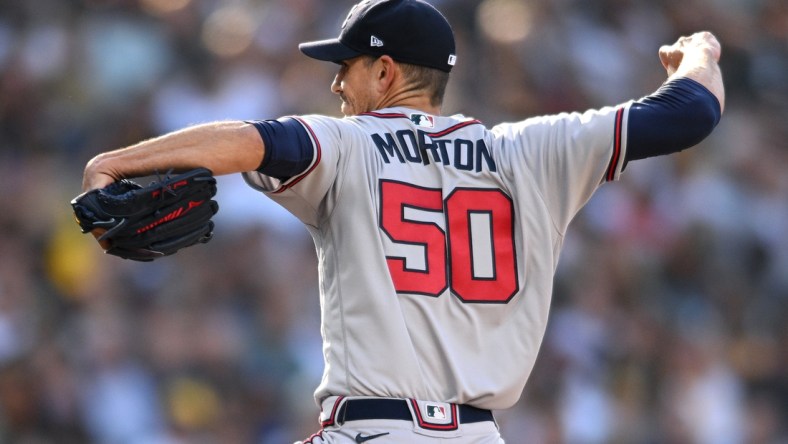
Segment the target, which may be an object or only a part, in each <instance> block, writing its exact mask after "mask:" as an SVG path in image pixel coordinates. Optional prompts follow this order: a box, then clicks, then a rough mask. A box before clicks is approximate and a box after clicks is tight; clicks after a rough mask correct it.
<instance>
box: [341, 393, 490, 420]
mask: <svg viewBox="0 0 788 444" xmlns="http://www.w3.org/2000/svg"><path fill="white" fill-rule="evenodd" d="M411 402H412V403H413V404H414V409H415V411H416V412H417V415H419V413H418V406H417V405H416V402H415V401H413V400H411ZM451 406H452V407H456V410H454V413H455V414H456V413H459V414H458V415H457V416H458V417H459V418H458V419H459V423H460V424H470V423H474V422H483V421H494V418H493V414H492V412H491V411H489V410H484V409H480V408H476V407H472V406H470V405H465V404H451ZM336 417H337V419H338V420H339V421H340V422H345V421H359V420H362V419H401V420H404V421H412V420H413V415H411V410H410V408H409V407H408V400H405V399H386V398H373V399H348V400H347V401H345V402H344V403H343V404H342V406H341V407H340V409H339V412H337V416H336ZM417 419H418V420H419V422H422V418H420V417H419V418H417Z"/></svg>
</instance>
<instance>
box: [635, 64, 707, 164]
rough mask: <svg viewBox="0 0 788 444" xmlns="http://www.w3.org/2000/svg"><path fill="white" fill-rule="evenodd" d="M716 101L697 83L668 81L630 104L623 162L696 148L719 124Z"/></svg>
mask: <svg viewBox="0 0 788 444" xmlns="http://www.w3.org/2000/svg"><path fill="white" fill-rule="evenodd" d="M721 116H722V111H721V109H720V103H719V101H718V100H717V97H716V96H714V94H712V93H711V91H709V90H708V89H706V87H704V86H703V85H701V84H700V83H698V82H696V81H694V80H691V79H688V78H680V79H676V80H671V81H670V82H668V83H665V84H664V85H662V87H660V88H659V89H658V90H657V91H656V92H655V93H654V94H651V95H649V96H646V97H644V98H643V99H640V100H638V101H637V102H634V103H633V104H632V107H631V108H630V111H629V123H628V126H627V152H626V159H625V161H626V162H629V161H630V160H637V159H645V158H647V157H654V156H660V155H663V154H670V153H675V152H678V151H681V150H684V149H686V148H689V147H692V146H694V145H697V144H698V143H700V141H702V140H703V139H705V138H706V137H707V136H708V135H709V134H711V131H712V130H713V129H714V127H716V126H717V123H719V121H720V117H721Z"/></svg>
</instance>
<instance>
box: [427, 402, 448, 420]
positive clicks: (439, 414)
mask: <svg viewBox="0 0 788 444" xmlns="http://www.w3.org/2000/svg"><path fill="white" fill-rule="evenodd" d="M427 418H430V419H446V408H445V407H443V406H442V405H434V404H427Z"/></svg>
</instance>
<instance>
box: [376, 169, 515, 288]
mask: <svg viewBox="0 0 788 444" xmlns="http://www.w3.org/2000/svg"><path fill="white" fill-rule="evenodd" d="M380 199H381V204H380V222H379V223H380V227H381V229H382V230H383V231H384V232H385V233H386V235H387V236H388V237H389V238H390V239H391V241H392V242H393V243H395V244H404V245H415V246H420V247H422V248H423V251H424V266H423V267H422V268H420V269H418V268H413V267H411V268H408V264H407V263H406V262H407V261H406V259H405V258H404V257H398V256H386V261H387V263H388V267H389V272H390V273H391V279H392V281H393V282H394V288H395V289H396V290H397V293H412V294H423V295H426V296H433V297H438V296H440V295H441V294H442V293H443V292H445V291H446V290H447V289H448V288H451V291H452V293H454V294H455V295H456V296H457V297H458V298H459V299H460V300H462V301H463V302H475V303H506V302H508V301H509V300H510V299H511V298H512V297H513V296H514V295H515V294H516V293H517V291H518V289H519V286H518V282H517V258H516V255H515V245H514V224H513V219H514V205H513V204H512V200H511V199H510V198H509V196H507V195H506V194H504V192H503V191H501V190H499V189H487V188H484V189H479V188H456V189H454V190H452V192H451V193H450V194H449V195H448V196H446V198H444V197H443V193H442V192H441V190H440V189H435V188H423V187H418V186H415V185H412V184H407V183H402V182H397V181H392V180H381V182H380ZM407 209H412V210H420V211H426V212H431V213H434V214H435V215H437V217H438V218H440V217H441V216H442V217H443V220H444V221H445V224H444V226H445V227H446V231H444V229H443V228H441V225H440V224H438V223H436V222H435V221H434V220H433V221H428V220H415V219H408V218H406V214H405V213H406V210H407ZM433 219H434V218H433Z"/></svg>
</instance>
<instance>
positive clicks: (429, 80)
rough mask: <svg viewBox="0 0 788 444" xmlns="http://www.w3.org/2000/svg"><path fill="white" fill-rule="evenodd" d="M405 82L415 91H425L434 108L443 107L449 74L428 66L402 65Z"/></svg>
mask: <svg viewBox="0 0 788 444" xmlns="http://www.w3.org/2000/svg"><path fill="white" fill-rule="evenodd" d="M400 67H402V74H403V75H404V76H405V80H406V81H407V82H408V83H410V84H411V85H412V87H413V88H414V89H420V90H424V91H426V92H427V94H429V96H430V104H431V105H432V106H441V104H443V96H444V95H445V94H446V85H447V84H448V83H449V73H448V72H445V71H441V70H439V69H435V68H430V67H427V66H421V65H413V64H410V63H400Z"/></svg>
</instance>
